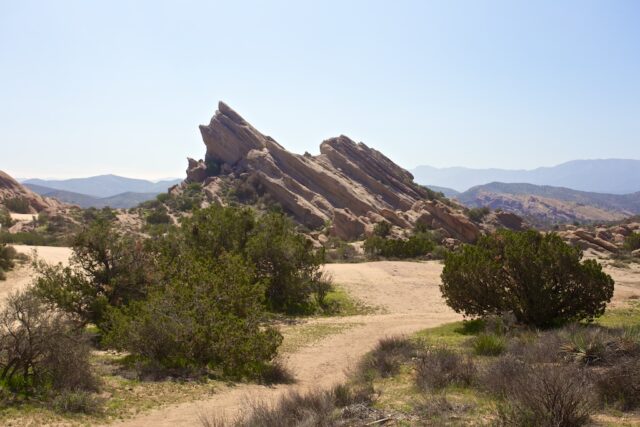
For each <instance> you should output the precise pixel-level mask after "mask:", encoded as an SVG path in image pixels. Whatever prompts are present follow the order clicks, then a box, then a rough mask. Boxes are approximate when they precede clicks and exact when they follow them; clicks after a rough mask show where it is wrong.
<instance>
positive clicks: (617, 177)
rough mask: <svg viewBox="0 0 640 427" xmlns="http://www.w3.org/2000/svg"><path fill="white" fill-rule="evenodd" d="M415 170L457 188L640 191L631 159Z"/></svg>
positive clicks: (639, 164) (638, 165)
mask: <svg viewBox="0 0 640 427" xmlns="http://www.w3.org/2000/svg"><path fill="white" fill-rule="evenodd" d="M412 173H413V174H414V176H415V177H416V181H417V182H419V183H420V184H423V185H429V186H431V185H436V186H440V187H449V188H453V189H455V190H457V191H466V190H468V189H470V188H471V187H474V186H478V185H484V184H488V183H491V182H505V183H522V182H524V183H528V184H536V185H551V186H554V187H566V188H572V189H575V190H579V191H587V192H596V193H608V194H629V193H634V192H638V191H640V160H632V159H602V160H599V159H597V160H573V161H570V162H566V163H562V164H560V165H557V166H552V167H541V168H537V169H532V170H509V169H471V168H464V167H450V168H434V167H432V166H418V167H416V168H415V169H413V170H412Z"/></svg>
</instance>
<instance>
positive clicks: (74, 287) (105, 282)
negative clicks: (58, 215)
mask: <svg viewBox="0 0 640 427" xmlns="http://www.w3.org/2000/svg"><path fill="white" fill-rule="evenodd" d="M72 243H73V246H72V247H73V256H72V257H71V260H70V265H69V266H67V267H64V266H62V265H61V264H58V265H48V264H46V263H44V262H41V261H36V262H35V264H34V265H35V267H36V272H37V276H36V279H35V291H36V292H37V293H38V295H39V296H40V297H41V298H43V299H44V300H46V301H47V302H49V303H51V304H54V305H56V306H57V307H58V308H59V309H61V310H63V311H65V312H67V313H69V314H71V315H73V316H75V318H76V319H77V320H78V321H80V322H81V323H82V324H87V323H94V324H96V325H98V326H99V327H101V326H102V322H103V320H104V315H105V312H106V309H107V307H108V306H113V307H119V306H123V305H126V304H128V303H129V302H131V301H134V300H140V299H142V298H144V297H145V295H146V293H147V289H148V287H149V286H150V285H151V284H152V283H153V282H154V281H155V279H156V277H155V265H154V263H153V257H152V254H150V252H149V251H148V250H146V248H145V243H144V242H143V241H141V240H138V239H135V238H133V237H128V236H123V235H121V234H120V233H118V232H117V231H116V230H115V228H114V226H113V224H112V223H111V222H109V221H106V220H104V219H98V220H96V221H94V222H93V223H91V224H90V225H89V226H88V227H86V228H85V229H83V230H82V231H81V232H80V233H78V234H77V235H76V236H75V237H74V239H73V242H72Z"/></svg>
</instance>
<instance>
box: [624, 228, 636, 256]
mask: <svg viewBox="0 0 640 427" xmlns="http://www.w3.org/2000/svg"><path fill="white" fill-rule="evenodd" d="M624 248H625V249H626V250H628V251H635V250H637V249H640V233H638V232H635V233H631V234H629V235H628V236H627V237H626V238H625V239H624Z"/></svg>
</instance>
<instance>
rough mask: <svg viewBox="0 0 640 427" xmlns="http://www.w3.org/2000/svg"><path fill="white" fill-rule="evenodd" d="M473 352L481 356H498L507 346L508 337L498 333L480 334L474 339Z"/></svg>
mask: <svg viewBox="0 0 640 427" xmlns="http://www.w3.org/2000/svg"><path fill="white" fill-rule="evenodd" d="M472 345H473V352H474V353H475V354H477V355H479V356H497V355H499V354H500V353H502V352H503V351H504V349H505V347H506V339H505V338H504V337H503V336H500V335H496V334H486V333H483V334H480V335H478V336H477V337H476V338H474V339H473V342H472Z"/></svg>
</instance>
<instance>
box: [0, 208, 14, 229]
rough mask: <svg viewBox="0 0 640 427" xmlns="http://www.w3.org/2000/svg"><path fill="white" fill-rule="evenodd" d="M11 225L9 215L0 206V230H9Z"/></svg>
mask: <svg viewBox="0 0 640 427" xmlns="http://www.w3.org/2000/svg"><path fill="white" fill-rule="evenodd" d="M12 225H13V220H12V219H11V213H9V211H8V210H7V209H5V208H3V207H1V206H0V229H3V228H9V227H11V226H12Z"/></svg>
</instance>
